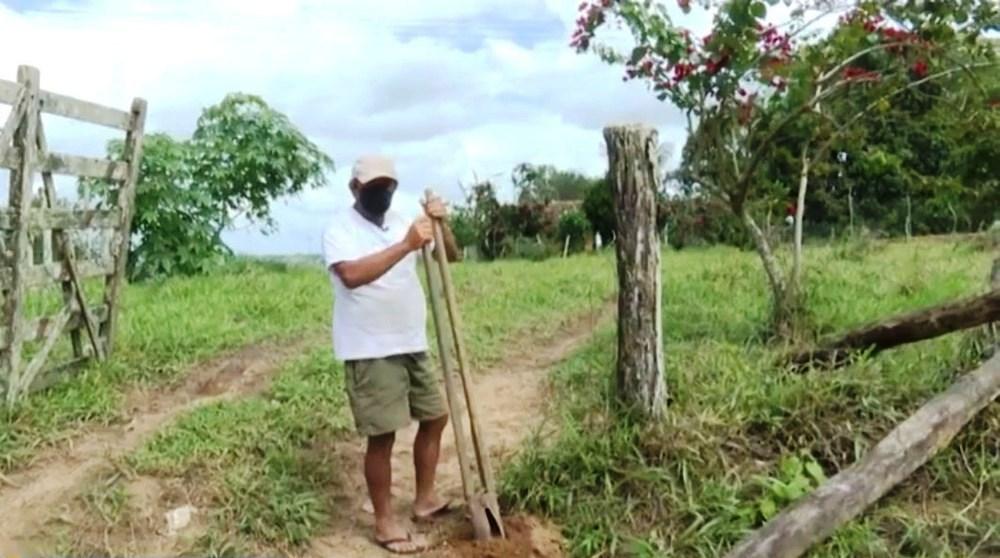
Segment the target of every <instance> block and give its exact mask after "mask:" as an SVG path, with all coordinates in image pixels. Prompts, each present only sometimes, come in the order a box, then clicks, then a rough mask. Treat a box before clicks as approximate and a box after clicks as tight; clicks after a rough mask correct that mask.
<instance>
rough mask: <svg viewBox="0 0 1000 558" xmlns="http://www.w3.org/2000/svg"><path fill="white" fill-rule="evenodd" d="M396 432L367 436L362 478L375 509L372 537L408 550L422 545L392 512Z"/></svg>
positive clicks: (404, 550)
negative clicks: (373, 535) (411, 536)
mask: <svg viewBox="0 0 1000 558" xmlns="http://www.w3.org/2000/svg"><path fill="white" fill-rule="evenodd" d="M395 441H396V434H395V433H389V434H382V435H379V436H371V437H369V438H368V450H367V451H366V452H365V482H366V483H367V484H368V495H369V497H371V501H372V508H374V510H375V540H376V541H378V542H380V543H384V542H387V541H398V542H393V543H392V544H389V545H388V546H387V548H388V550H390V551H394V552H411V551H413V550H416V549H418V548H422V547H423V546H425V541H423V540H422V539H419V538H417V537H413V538H412V539H409V537H410V535H409V533H408V532H407V530H406V529H405V528H404V527H403V526H402V525H400V524H399V523H398V522H397V521H396V517H395V515H394V514H393V513H392V445H393V443H394V442H395Z"/></svg>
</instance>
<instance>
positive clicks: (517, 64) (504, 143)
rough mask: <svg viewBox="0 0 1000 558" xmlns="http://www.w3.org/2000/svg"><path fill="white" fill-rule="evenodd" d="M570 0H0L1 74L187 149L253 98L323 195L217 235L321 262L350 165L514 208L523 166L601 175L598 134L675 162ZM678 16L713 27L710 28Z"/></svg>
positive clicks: (65, 147) (57, 126)
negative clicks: (231, 97) (239, 100)
mask: <svg viewBox="0 0 1000 558" xmlns="http://www.w3.org/2000/svg"><path fill="white" fill-rule="evenodd" d="M577 4H578V0H460V1H459V0H422V1H419V2H417V1H412V0H365V1H360V0H326V1H306V0H300V1H296V0H282V1H280V2H278V1H273V0H269V1H248V0H239V1H238V0H170V1H166V0H158V1H150V0H55V1H52V0H0V78H3V79H7V80H14V79H16V72H17V66H18V65H21V64H29V65H32V66H35V67H37V68H39V70H40V72H41V86H42V88H43V89H47V90H50V91H56V92H59V93H63V94H67V95H71V96H74V97H78V98H82V99H86V100H89V101H94V102H98V103H101V104H105V105H108V106H112V107H119V108H122V109H127V108H128V107H129V105H130V104H131V100H132V98H134V97H142V98H144V99H146V100H147V102H148V105H149V113H148V117H147V122H146V130H147V132H152V131H158V132H167V133H170V134H173V135H176V136H180V137H186V136H188V135H189V134H190V133H191V132H192V131H193V129H194V125H195V122H196V120H197V118H198V115H199V114H200V112H201V110H202V109H203V108H205V107H207V106H209V105H212V104H215V103H217V102H219V101H220V100H222V98H223V97H224V96H225V95H226V94H227V93H230V92H237V91H239V92H245V93H253V94H258V95H260V96H262V97H263V98H264V99H265V100H266V101H267V102H268V103H269V104H270V105H271V106H273V107H274V108H275V109H277V110H279V111H281V112H283V113H285V114H286V115H288V116H289V118H290V119H291V120H292V122H293V123H294V124H295V125H296V126H298V127H299V128H300V129H301V130H302V131H303V132H304V133H305V134H306V135H307V136H308V137H309V139H310V140H311V141H313V142H315V143H316V144H317V145H318V146H319V147H320V148H321V149H323V150H324V151H325V152H326V153H327V154H328V155H330V157H332V158H333V160H334V164H335V167H336V168H335V171H334V172H333V173H331V174H330V175H329V176H328V185H327V186H325V187H323V188H320V189H316V190H309V191H306V192H304V193H302V194H299V195H297V196H295V197H291V198H287V199H282V200H278V201H276V202H275V203H274V205H273V213H274V217H275V218H276V221H277V225H278V228H277V230H276V231H274V232H271V233H270V234H263V233H261V232H260V231H259V230H258V229H257V228H255V227H248V226H246V225H245V224H241V225H240V226H239V227H237V229H236V230H232V231H228V232H227V233H226V235H225V240H226V242H227V243H228V244H229V245H230V246H231V247H232V248H233V249H234V250H236V251H237V252H240V253H249V254H258V255H264V254H306V253H316V252H318V251H319V238H320V236H321V234H322V230H323V227H324V226H325V225H326V223H327V220H328V218H329V215H330V214H331V212H332V211H333V210H334V209H335V208H337V207H338V206H340V205H342V204H346V203H350V200H351V198H350V194H349V191H348V189H347V182H348V179H349V175H350V169H351V165H352V163H353V161H354V159H355V158H356V157H357V156H358V155H360V154H362V153H365V152H372V151H375V152H380V153H384V154H387V155H389V156H392V157H393V158H395V160H396V162H397V167H398V170H399V173H400V190H401V192H402V194H403V195H410V196H419V195H420V194H421V193H422V192H423V190H424V189H425V188H428V187H430V188H432V189H434V190H435V191H436V192H438V193H439V194H440V195H442V196H444V197H445V198H446V199H448V200H450V201H452V202H459V201H461V198H462V191H461V188H460V186H459V185H460V184H466V185H468V184H471V183H472V181H474V180H475V179H477V178H478V179H484V178H488V179H491V180H494V181H495V184H497V186H498V188H499V190H500V193H501V197H505V198H507V199H510V198H512V196H513V192H512V187H511V185H510V179H509V177H510V172H511V170H512V169H513V167H514V166H515V165H517V164H519V163H522V162H530V163H546V164H552V165H555V166H557V167H559V168H563V169H569V170H575V171H579V172H582V173H585V174H589V175H599V174H602V173H603V172H604V170H605V168H606V166H607V160H606V151H605V149H606V148H605V145H604V140H603V136H602V129H603V127H604V126H606V125H609V124H615V123H626V122H628V123H644V124H646V125H649V126H653V127H655V128H657V129H658V130H659V133H660V140H661V142H662V143H665V144H669V145H672V146H673V147H674V150H673V151H674V154H675V155H674V157H675V158H676V153H677V151H678V150H679V147H680V146H682V145H683V141H684V133H683V122H682V117H681V115H680V113H679V112H678V111H677V110H676V109H674V108H673V107H671V106H670V105H669V104H666V103H661V102H658V101H656V99H655V98H654V97H653V96H652V95H651V94H650V93H649V91H648V90H647V89H646V86H645V85H644V84H642V83H639V82H628V83H625V82H622V81H621V77H620V76H621V72H620V69H619V68H615V67H611V66H608V65H606V64H604V63H602V62H601V61H599V60H598V59H597V58H596V57H595V56H593V55H591V54H586V55H580V54H576V53H575V52H574V51H573V50H572V49H571V48H569V46H568V41H569V37H570V35H571V33H572V26H573V21H574V19H575V18H576V10H577V7H576V6H577ZM672 4H673V3H671V5H672ZM683 21H684V22H685V24H688V25H690V26H691V27H693V28H694V29H695V30H696V31H698V30H699V29H702V30H707V27H708V23H709V17H708V15H707V14H705V13H702V14H701V16H700V17H697V16H696V17H695V18H694V19H692V17H690V16H689V17H686V18H685V19H684V20H683ZM5 115H6V112H4V111H0V117H4V116H5ZM44 118H45V120H44V121H45V123H46V132H47V135H48V139H49V143H50V147H51V149H53V150H58V151H64V152H68V153H72V154H76V155H87V156H101V155H103V151H104V146H105V144H106V142H107V140H108V139H110V138H113V137H118V134H117V133H116V132H115V131H114V130H106V129H103V128H100V127H95V126H90V125H87V124H80V123H71V122H68V121H63V120H62V119H59V118H57V117H48V116H46V117H44ZM673 162H674V163H676V161H673ZM0 179H2V184H4V186H5V185H6V178H5V177H0ZM59 188H60V191H61V192H63V191H70V190H72V189H73V184H72V182H67V181H66V180H63V181H61V182H60V183H59Z"/></svg>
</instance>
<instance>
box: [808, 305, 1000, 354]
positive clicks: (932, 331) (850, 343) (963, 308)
mask: <svg viewBox="0 0 1000 558" xmlns="http://www.w3.org/2000/svg"><path fill="white" fill-rule="evenodd" d="M995 321H1000V289H994V290H992V291H990V292H988V293H986V294H984V295H979V296H975V297H971V298H966V299H962V300H959V301H956V302H950V303H947V304H942V305H940V306H935V307H933V308H927V309H924V310H918V311H916V312H910V313H908V314H903V315H901V316H895V317H893V318H890V319H888V320H885V321H882V322H879V323H876V324H873V325H868V326H865V327H862V328H859V329H856V330H853V331H850V332H848V333H846V334H844V335H843V336H841V337H839V338H837V339H835V340H833V341H830V342H828V343H825V344H823V345H822V346H821V347H819V348H814V349H809V350H807V351H802V352H799V353H795V354H793V355H791V356H790V357H789V358H788V361H789V363H790V364H792V365H793V366H795V367H796V368H802V367H805V366H806V365H808V364H823V365H826V366H830V367H837V366H841V365H843V364H846V363H847V362H849V361H850V359H851V357H852V356H853V355H855V354H857V353H858V352H860V351H864V350H867V349H871V350H872V352H880V351H884V350H886V349H891V348H892V347H897V346H899V345H905V344H907V343H913V342H916V341H923V340H925V339H932V338H934V337H939V336H941V335H945V334H948V333H952V332H954V331H959V330H963V329H969V328H973V327H978V326H981V325H983V324H988V323H990V322H995Z"/></svg>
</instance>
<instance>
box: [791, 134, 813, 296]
mask: <svg viewBox="0 0 1000 558" xmlns="http://www.w3.org/2000/svg"><path fill="white" fill-rule="evenodd" d="M808 188H809V145H808V144H806V145H804V146H803V147H802V170H801V173H800V174H799V198H798V200H797V203H796V205H795V254H794V262H793V264H792V283H791V285H790V288H791V290H792V292H793V293H799V292H801V288H802V218H803V217H804V216H805V213H806V190H807V189H808Z"/></svg>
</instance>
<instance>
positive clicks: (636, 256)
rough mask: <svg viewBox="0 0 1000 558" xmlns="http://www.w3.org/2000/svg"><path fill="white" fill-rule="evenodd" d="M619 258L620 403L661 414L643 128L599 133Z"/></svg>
mask: <svg viewBox="0 0 1000 558" xmlns="http://www.w3.org/2000/svg"><path fill="white" fill-rule="evenodd" d="M604 139H605V141H606V142H607V145H608V163H609V167H610V177H611V184H612V188H613V192H614V194H613V199H614V209H615V231H616V232H615V239H616V241H615V251H616V254H617V257H618V365H617V387H618V396H619V398H621V400H622V401H623V402H624V403H625V404H626V405H628V406H629V407H630V408H633V409H635V410H637V411H639V412H640V413H642V414H643V415H644V416H646V417H647V418H654V419H655V418H657V417H659V416H661V415H662V414H663V411H664V405H665V401H666V384H665V382H664V379H663V324H662V319H661V309H660V304H661V301H660V298H661V277H660V243H659V239H658V238H657V229H656V192H657V190H658V188H657V186H658V184H659V172H658V170H657V154H658V150H657V147H658V145H657V144H658V141H657V133H656V130H654V129H652V128H647V127H643V126H611V127H607V128H605V129H604Z"/></svg>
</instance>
